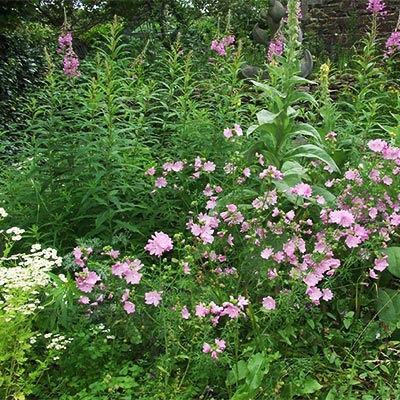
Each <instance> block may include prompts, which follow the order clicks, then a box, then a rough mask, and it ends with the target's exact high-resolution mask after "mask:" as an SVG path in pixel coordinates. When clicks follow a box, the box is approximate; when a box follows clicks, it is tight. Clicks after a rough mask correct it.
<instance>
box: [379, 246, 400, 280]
mask: <svg viewBox="0 0 400 400" xmlns="http://www.w3.org/2000/svg"><path fill="white" fill-rule="evenodd" d="M381 251H382V253H384V254H387V256H388V263H389V267H388V270H389V272H390V273H391V274H392V275H394V276H395V277H396V278H400V247H388V248H386V249H381Z"/></svg>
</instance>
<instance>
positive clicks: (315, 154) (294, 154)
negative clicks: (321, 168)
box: [285, 144, 340, 172]
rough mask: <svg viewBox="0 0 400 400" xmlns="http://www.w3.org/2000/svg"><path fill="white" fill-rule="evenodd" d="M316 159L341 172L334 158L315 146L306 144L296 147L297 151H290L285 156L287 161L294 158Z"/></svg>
mask: <svg viewBox="0 0 400 400" xmlns="http://www.w3.org/2000/svg"><path fill="white" fill-rule="evenodd" d="M303 157H306V158H316V159H318V160H321V161H323V162H324V163H325V164H328V165H329V166H330V167H331V168H332V169H333V170H334V171H336V172H340V170H339V168H338V166H337V165H336V163H335V161H333V159H332V157H331V156H330V155H329V154H328V153H327V152H326V151H325V150H323V149H321V147H318V146H316V145H314V144H304V145H301V146H298V147H296V148H295V149H292V150H289V151H288V152H287V153H286V154H285V159H289V160H290V159H293V158H303Z"/></svg>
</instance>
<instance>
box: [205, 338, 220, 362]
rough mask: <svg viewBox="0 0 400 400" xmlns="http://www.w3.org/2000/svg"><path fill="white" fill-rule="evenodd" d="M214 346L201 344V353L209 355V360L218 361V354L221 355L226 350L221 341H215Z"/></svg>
mask: <svg viewBox="0 0 400 400" xmlns="http://www.w3.org/2000/svg"><path fill="white" fill-rule="evenodd" d="M214 342H215V346H211V345H209V344H208V343H204V344H203V353H205V354H208V353H211V358H212V359H214V360H216V359H218V354H221V353H222V352H223V351H224V350H225V348H226V342H225V340H222V339H218V338H216V339H215V341H214Z"/></svg>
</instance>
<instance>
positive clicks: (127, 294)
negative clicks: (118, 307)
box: [121, 289, 130, 302]
mask: <svg viewBox="0 0 400 400" xmlns="http://www.w3.org/2000/svg"><path fill="white" fill-rule="evenodd" d="M129 295H130V290H129V289H125V292H124V294H123V295H122V297H121V301H122V302H124V301H127V300H128V297H129Z"/></svg>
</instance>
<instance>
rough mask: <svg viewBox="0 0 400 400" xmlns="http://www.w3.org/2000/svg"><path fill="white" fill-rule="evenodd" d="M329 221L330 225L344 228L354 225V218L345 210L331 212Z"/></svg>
mask: <svg viewBox="0 0 400 400" xmlns="http://www.w3.org/2000/svg"><path fill="white" fill-rule="evenodd" d="M329 221H330V222H331V223H336V224H338V225H340V226H342V227H344V228H348V227H349V226H351V225H352V224H354V216H353V214H352V213H351V212H350V211H346V210H336V211H331V213H330V214H329Z"/></svg>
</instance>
